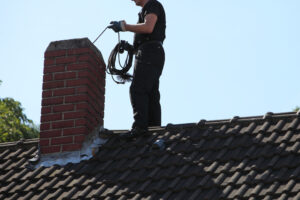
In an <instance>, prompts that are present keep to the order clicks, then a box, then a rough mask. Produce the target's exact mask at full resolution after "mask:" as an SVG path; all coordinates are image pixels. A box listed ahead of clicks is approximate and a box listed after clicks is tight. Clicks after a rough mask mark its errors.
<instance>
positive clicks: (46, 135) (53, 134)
mask: <svg viewBox="0 0 300 200" xmlns="http://www.w3.org/2000/svg"><path fill="white" fill-rule="evenodd" d="M61 133H62V130H51V131H41V132H40V138H52V137H59V136H61Z"/></svg>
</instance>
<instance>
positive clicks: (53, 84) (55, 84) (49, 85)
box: [43, 81, 65, 90]
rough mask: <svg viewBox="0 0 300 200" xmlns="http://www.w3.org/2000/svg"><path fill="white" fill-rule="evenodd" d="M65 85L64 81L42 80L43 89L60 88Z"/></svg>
mask: <svg viewBox="0 0 300 200" xmlns="http://www.w3.org/2000/svg"><path fill="white" fill-rule="evenodd" d="M64 86H65V82H64V81H52V82H46V83H45V82H44V83H43V90H47V89H54V88H62V87H64Z"/></svg>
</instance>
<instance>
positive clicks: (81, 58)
mask: <svg viewBox="0 0 300 200" xmlns="http://www.w3.org/2000/svg"><path fill="white" fill-rule="evenodd" d="M78 61H87V62H95V61H94V59H93V57H92V56H90V55H89V54H84V55H81V56H79V57H78Z"/></svg>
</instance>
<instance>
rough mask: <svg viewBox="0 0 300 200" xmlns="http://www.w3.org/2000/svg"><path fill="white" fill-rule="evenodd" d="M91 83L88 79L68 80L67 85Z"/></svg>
mask: <svg viewBox="0 0 300 200" xmlns="http://www.w3.org/2000/svg"><path fill="white" fill-rule="evenodd" d="M88 83H89V80H88V79H78V80H67V83H66V87H74V86H82V85H87V84H88Z"/></svg>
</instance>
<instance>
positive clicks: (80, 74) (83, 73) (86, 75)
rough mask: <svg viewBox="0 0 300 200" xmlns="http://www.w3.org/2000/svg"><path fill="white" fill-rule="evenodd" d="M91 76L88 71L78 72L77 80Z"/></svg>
mask: <svg viewBox="0 0 300 200" xmlns="http://www.w3.org/2000/svg"><path fill="white" fill-rule="evenodd" d="M91 76H92V73H91V72H89V71H88V70H84V71H79V72H78V78H85V77H91Z"/></svg>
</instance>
